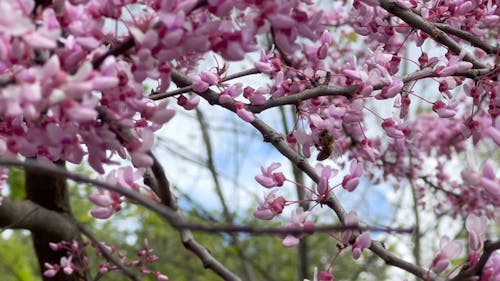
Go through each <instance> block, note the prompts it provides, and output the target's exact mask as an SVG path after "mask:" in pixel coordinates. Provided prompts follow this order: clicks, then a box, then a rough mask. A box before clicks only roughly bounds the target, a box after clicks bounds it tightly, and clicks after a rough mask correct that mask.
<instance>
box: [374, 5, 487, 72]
mask: <svg viewBox="0 0 500 281" xmlns="http://www.w3.org/2000/svg"><path fill="white" fill-rule="evenodd" d="M380 6H381V7H382V8H384V9H385V10H387V11H388V12H389V13H391V14H393V15H395V16H397V17H398V18H400V19H402V20H403V21H404V22H406V23H407V24H408V25H409V26H411V27H413V28H416V29H420V30H422V31H423V32H425V33H427V34H428V35H429V36H430V37H432V38H433V39H434V40H435V41H436V42H438V43H440V44H442V45H444V46H446V47H447V48H448V49H449V50H451V51H452V52H453V53H455V54H456V55H458V54H460V53H461V52H462V50H463V49H462V47H460V45H459V44H458V43H457V42H455V40H453V39H452V38H451V37H450V36H448V34H446V33H445V32H444V31H443V30H441V29H439V28H437V27H436V26H434V25H433V24H432V23H430V22H427V21H426V20H424V19H423V18H422V17H421V16H419V15H417V14H415V13H414V12H413V11H411V10H405V9H403V8H401V7H399V6H398V5H397V4H396V3H395V2H393V1H389V0H380ZM464 60H465V61H468V62H471V63H472V64H473V65H474V68H487V66H486V65H485V64H483V63H482V62H480V61H478V60H476V59H475V58H474V57H473V56H471V55H470V54H469V53H466V54H465V56H464Z"/></svg>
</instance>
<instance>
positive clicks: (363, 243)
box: [352, 231, 372, 260]
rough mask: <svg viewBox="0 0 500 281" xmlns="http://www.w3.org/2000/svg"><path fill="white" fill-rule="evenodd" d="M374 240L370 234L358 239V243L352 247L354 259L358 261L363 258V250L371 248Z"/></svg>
mask: <svg viewBox="0 0 500 281" xmlns="http://www.w3.org/2000/svg"><path fill="white" fill-rule="evenodd" d="M371 244H372V240H371V238H370V232H369V231H367V232H363V233H362V234H361V235H359V236H358V237H356V241H355V242H354V244H353V245H352V258H353V259H355V260H357V259H359V258H360V257H361V254H362V253H363V250H364V249H366V248H368V247H370V245H371Z"/></svg>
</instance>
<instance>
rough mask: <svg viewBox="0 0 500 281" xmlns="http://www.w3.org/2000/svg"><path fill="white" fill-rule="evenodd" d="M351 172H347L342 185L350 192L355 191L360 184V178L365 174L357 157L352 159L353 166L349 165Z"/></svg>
mask: <svg viewBox="0 0 500 281" xmlns="http://www.w3.org/2000/svg"><path fill="white" fill-rule="evenodd" d="M349 171H350V174H347V175H345V176H344V178H343V179H342V187H343V188H344V189H346V190H347V191H349V192H352V191H354V189H356V187H357V186H358V184H359V178H360V177H361V175H362V174H363V166H362V165H361V164H358V161H357V160H356V159H353V160H352V161H351V166H350V167H349Z"/></svg>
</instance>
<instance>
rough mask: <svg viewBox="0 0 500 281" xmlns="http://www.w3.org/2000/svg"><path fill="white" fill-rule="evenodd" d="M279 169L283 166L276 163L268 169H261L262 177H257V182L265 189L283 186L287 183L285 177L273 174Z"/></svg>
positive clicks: (281, 174) (280, 174)
mask: <svg viewBox="0 0 500 281" xmlns="http://www.w3.org/2000/svg"><path fill="white" fill-rule="evenodd" d="M279 167H281V164H280V163H276V162H275V163H272V164H271V165H270V166H269V167H268V168H267V169H265V168H264V167H260V170H261V171H262V175H257V176H255V180H256V181H257V182H258V183H260V184H261V185H262V186H263V187H265V188H271V187H275V186H282V185H283V183H284V182H285V176H284V175H283V173H281V172H279V173H273V171H274V170H276V169H278V168H279Z"/></svg>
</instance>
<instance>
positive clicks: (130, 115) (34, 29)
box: [0, 0, 500, 281]
mask: <svg viewBox="0 0 500 281" xmlns="http://www.w3.org/2000/svg"><path fill="white" fill-rule="evenodd" d="M318 2H320V1H318ZM322 2H327V1H322ZM0 14H1V15H2V19H1V20H0V124H1V126H0V128H1V129H0V164H1V165H3V167H4V170H3V171H2V180H3V181H5V180H6V179H7V174H8V173H7V169H8V168H9V167H13V166H16V167H22V168H24V169H25V171H26V174H25V177H26V182H25V192H26V200H21V201H19V200H17V201H16V200H11V199H9V197H8V196H7V194H8V193H9V187H8V186H6V185H3V186H2V188H3V189H5V191H4V195H5V198H3V199H2V205H1V206H0V226H2V227H4V228H22V229H28V230H30V231H31V233H32V237H33V241H34V247H35V251H36V254H37V257H38V261H39V265H40V270H41V273H42V275H43V276H44V280H92V278H91V277H90V276H91V275H90V274H89V271H90V270H91V267H90V264H89V262H88V258H87V254H88V252H89V250H88V249H89V248H88V246H89V245H90V244H92V245H93V246H94V247H95V249H96V250H95V251H97V253H98V255H99V256H100V258H101V259H102V260H103V263H101V264H100V266H99V272H100V274H106V272H108V271H111V270H120V271H121V272H123V273H124V274H125V275H126V276H128V277H129V278H130V279H132V280H139V279H140V278H141V277H139V276H137V275H136V274H135V273H134V271H133V269H134V268H139V269H140V270H139V272H140V273H141V274H145V275H151V276H154V277H155V278H156V279H158V280H168V278H169V277H167V276H169V273H168V272H159V271H158V272H155V271H152V270H150V269H148V264H150V263H153V262H155V261H156V260H157V257H156V255H155V253H154V249H152V248H151V247H150V246H149V244H148V242H147V241H144V245H143V248H142V249H141V250H140V252H139V253H138V256H139V258H138V259H134V260H127V259H125V258H123V257H120V258H117V257H116V256H114V255H113V253H114V251H115V249H114V248H113V246H109V245H105V244H104V243H102V242H99V239H98V238H97V237H95V236H94V235H93V234H92V233H91V232H89V231H88V230H87V229H86V228H85V227H84V226H82V224H81V223H79V222H78V221H76V220H75V218H74V216H73V215H72V211H71V205H70V201H69V199H68V190H67V185H66V180H67V179H71V180H73V181H76V182H83V183H86V184H89V185H91V186H93V188H94V189H93V191H92V192H91V194H89V196H88V200H90V202H92V203H93V204H94V208H93V209H92V210H91V211H90V214H91V215H92V216H93V217H94V218H95V219H102V220H108V219H109V220H112V219H113V216H114V215H115V214H116V213H117V212H120V211H121V210H122V208H126V206H127V205H129V204H138V205H142V206H144V207H146V208H147V209H149V210H150V211H151V212H154V213H156V214H159V215H160V216H161V217H163V218H164V219H165V220H166V221H167V222H168V223H169V224H170V225H172V226H173V227H174V228H177V229H178V230H179V231H180V234H181V237H182V240H183V242H184V245H185V246H186V248H188V249H189V250H190V251H192V252H193V254H194V255H196V256H197V257H198V258H199V259H200V260H201V261H202V262H203V265H204V266H205V267H206V268H207V269H209V270H211V271H213V272H215V273H216V274H218V275H219V276H220V277H221V278H223V279H225V280H241V279H242V277H241V276H239V275H238V274H236V273H235V272H232V271H231V270H230V269H229V268H227V267H226V266H225V265H223V264H222V263H220V262H219V261H218V260H217V257H216V256H213V255H212V254H211V253H210V252H209V251H207V250H206V249H205V248H204V247H203V245H201V244H200V243H198V242H197V241H196V240H195V239H194V237H193V235H192V233H191V230H198V231H212V232H219V231H220V232H233V233H234V232H249V233H267V234H277V235H278V237H280V238H281V239H282V245H283V247H294V246H296V245H299V244H300V243H301V239H302V238H304V237H307V236H310V235H316V234H317V233H319V232H328V234H329V237H331V238H330V239H331V241H330V242H329V243H337V244H338V247H337V248H338V251H339V252H341V251H343V250H346V249H347V250H351V251H352V258H353V259H354V260H357V259H360V258H361V257H362V256H363V253H364V252H365V251H371V252H373V253H374V254H375V255H377V256H378V257H379V258H380V259H381V260H383V261H385V262H386V263H387V266H392V267H397V268H400V269H402V270H403V271H406V272H407V273H408V274H411V275H414V276H415V277H416V278H418V279H421V280H429V281H430V280H443V279H447V280H481V281H490V280H491V281H493V280H500V253H499V252H498V251H497V250H498V249H500V241H499V240H498V239H499V236H498V234H497V235H495V234H492V235H490V234H488V233H487V229H488V225H489V226H490V227H494V225H495V224H497V225H498V224H500V179H499V178H498V177H497V175H496V174H495V169H496V163H495V160H496V159H495V155H494V154H492V153H491V152H492V151H493V152H494V151H495V150H496V149H497V147H498V146H499V145H500V118H499V113H500V83H499V81H498V79H499V77H500V73H499V64H498V62H499V55H500V51H499V48H498V42H499V40H500V29H498V26H500V2H499V1H492V0H489V1H481V0H474V1H463V0H431V1H417V0H394V1H392V0H354V1H332V3H315V1H313V0H277V1H274V0H273V1H271V0H142V1H141V0H113V1H99V0H53V1H51V0H4V1H1V2H0ZM214 55H215V56H216V57H217V58H218V59H217V61H219V62H220V63H219V64H218V65H212V66H207V63H202V64H200V63H201V62H202V61H204V59H206V58H207V56H214ZM241 61H246V62H248V61H250V62H251V64H252V67H251V68H248V69H245V70H243V71H239V72H237V71H232V72H231V71H229V69H230V66H232V65H235V64H238V62H241ZM222 62H224V63H222ZM247 77H258V78H257V79H254V80H250V81H255V83H254V84H252V83H246V82H243V81H249V80H244V79H243V78H247ZM262 81H264V82H262ZM148 85H153V86H148ZM147 87H151V90H148V91H146V90H145V88H147ZM173 103H176V104H177V105H178V106H173V105H172V104H173ZM202 103H208V104H209V105H211V106H213V107H221V108H223V109H224V110H226V111H228V112H231V113H233V115H234V116H235V118H237V120H239V122H241V123H243V124H247V126H248V127H253V128H254V129H255V130H256V132H258V133H260V134H261V135H262V137H263V140H264V142H267V143H269V145H270V146H273V147H274V148H275V149H276V150H277V151H278V152H279V153H280V154H281V155H282V156H283V158H282V160H281V163H277V162H275V163H261V165H262V168H261V173H260V174H256V175H255V180H256V181H255V182H254V183H253V184H254V185H255V186H256V187H258V186H261V187H262V188H263V190H264V191H265V194H264V197H263V198H261V199H259V200H256V202H255V212H254V216H255V217H256V218H257V219H262V220H266V221H267V220H273V219H275V218H277V217H282V216H288V217H289V221H288V222H285V223H284V225H283V226H282V227H280V228H273V227H268V228H255V227H251V226H240V225H236V224H235V223H234V222H231V220H230V216H229V212H228V210H227V206H226V205H224V204H223V208H224V210H222V212H223V214H224V215H225V216H226V217H227V218H228V220H227V221H226V222H230V223H231V224H230V225H229V226H227V225H215V226H214V225H204V224H195V223H193V222H190V221H188V220H187V219H186V218H185V217H184V216H182V214H181V212H182V210H181V209H180V208H179V206H178V204H177V200H176V197H175V195H174V194H173V192H172V189H171V186H170V184H169V180H168V179H167V177H166V175H165V172H164V167H163V165H162V164H161V161H160V160H161V159H159V157H158V155H155V154H154V153H153V151H152V147H153V144H154V139H155V134H157V132H158V131H159V129H160V128H162V126H163V125H165V124H166V123H168V122H169V121H170V120H171V119H172V118H175V117H174V115H175V113H176V111H179V110H186V111H190V110H198V107H199V105H200V104H202ZM289 106H292V107H293V108H294V110H295V116H296V117H295V120H294V121H295V122H294V125H293V127H290V128H289V129H288V130H286V131H279V129H278V128H275V127H272V126H271V125H270V124H271V123H270V122H268V121H267V120H266V118H265V112H268V111H273V110H276V109H278V108H284V107H289ZM202 131H203V129H202ZM202 133H203V134H204V135H205V132H202ZM166 134H168V130H166ZM171 134H175V132H171ZM228 141H230V140H228ZM466 152H468V153H469V156H467V155H466ZM471 154H476V156H475V157H472V156H470V155H471ZM484 155H489V156H490V158H491V159H487V160H486V159H485V158H488V157H484ZM473 158H480V159H483V160H484V161H483V160H482V161H483V163H481V164H472V163H474V161H472V160H471V159H473ZM465 159H469V160H468V161H458V160H465ZM320 161H324V163H319V162H320ZM286 162H289V163H291V164H292V165H293V167H294V171H296V172H298V173H303V175H305V177H306V178H308V179H309V180H310V181H308V180H307V179H305V178H302V180H300V179H299V177H294V176H293V175H291V174H287V171H286V170H285V169H283V165H284V164H285V163H286ZM459 162H461V163H464V162H467V163H470V164H467V165H464V164H460V163H459ZM66 163H72V164H81V163H85V164H88V166H90V167H91V169H92V170H93V171H94V172H95V174H99V176H97V178H95V177H89V176H85V175H81V174H77V173H74V172H70V171H68V170H67V169H66V168H65V164H66ZM124 163H126V164H125V165H124ZM209 163H211V162H209ZM334 164H338V165H336V166H335V165H334ZM170 165H173V164H172V163H171V164H170ZM212 165H213V163H212ZM339 167H348V171H347V172H346V173H344V174H341V173H339V170H338V169H337V168H339ZM459 171H460V172H459ZM363 180H368V181H370V182H375V183H385V184H387V185H394V186H395V187H396V188H403V187H404V186H410V187H411V188H412V190H413V191H414V192H415V193H416V197H415V198H416V200H417V203H418V204H417V205H418V208H421V209H427V210H429V209H431V210H433V211H434V212H439V213H443V214H445V215H447V216H450V217H452V218H454V219H456V220H462V221H464V222H465V225H466V230H467V233H468V240H467V241H468V243H467V245H468V246H466V247H464V245H466V244H465V243H462V242H465V240H464V241H462V242H461V241H458V240H459V239H458V238H457V239H453V238H450V237H448V236H442V237H435V239H434V242H435V244H439V250H437V251H436V252H433V253H432V254H431V255H432V256H433V257H434V258H433V259H431V260H430V261H429V262H428V263H427V264H420V262H415V263H413V262H411V261H409V260H405V259H404V258H402V257H400V256H398V255H397V253H392V252H391V251H390V250H388V248H386V247H384V245H383V244H382V243H380V242H378V241H375V240H372V239H373V237H372V232H373V231H374V230H377V229H375V228H374V227H373V226H370V225H367V224H366V223H363V217H361V216H360V214H358V213H356V211H355V210H353V211H351V212H349V213H348V212H346V211H345V209H344V206H343V204H342V202H341V201H340V200H338V198H337V196H336V192H337V193H338V192H345V193H349V192H355V191H356V189H357V188H358V186H359V184H360V182H361V181H363ZM290 186H296V187H297V188H298V195H297V197H289V193H286V192H283V191H284V190H286V189H287V188H289V187H290ZM320 209H328V210H329V212H331V215H334V216H336V218H337V219H338V222H339V224H338V225H334V226H332V225H321V224H318V223H316V222H315V219H314V217H313V215H314V213H315V212H317V211H318V210H320ZM285 211H286V212H285ZM285 214H288V215H285ZM378 230H380V229H378ZM382 230H383V231H387V232H390V231H396V232H397V231H404V230H401V229H398V228H395V227H390V226H387V227H386V228H383V229H382ZM82 236H85V237H87V238H85V239H83V238H82ZM89 241H90V242H91V243H89ZM419 247H420V246H419ZM463 248H466V249H468V250H467V251H463V250H464V249H463ZM429 251H433V250H432V247H429ZM457 259H461V264H460V265H459V266H458V267H457V268H454V269H453V268H452V264H453V262H454V260H457ZM332 263H334V262H332ZM334 271H335V270H334V269H332V267H331V266H329V267H326V268H325V269H324V270H320V272H319V273H318V274H315V276H313V279H314V280H333V279H334V278H335V277H334V275H335V272H334ZM170 278H172V279H175V276H170ZM299 278H305V276H301V277H299ZM309 278H310V276H309Z"/></svg>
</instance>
